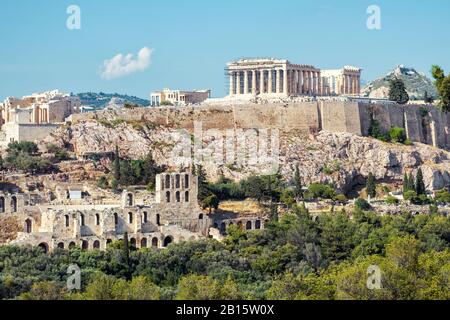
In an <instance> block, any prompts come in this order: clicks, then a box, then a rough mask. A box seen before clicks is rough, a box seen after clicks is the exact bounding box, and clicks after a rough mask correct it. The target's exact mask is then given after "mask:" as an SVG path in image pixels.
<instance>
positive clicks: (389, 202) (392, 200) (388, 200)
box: [386, 196, 399, 204]
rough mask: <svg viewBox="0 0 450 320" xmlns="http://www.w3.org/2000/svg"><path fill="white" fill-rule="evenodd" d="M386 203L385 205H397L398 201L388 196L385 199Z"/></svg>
mask: <svg viewBox="0 0 450 320" xmlns="http://www.w3.org/2000/svg"><path fill="white" fill-rule="evenodd" d="M386 203H387V204H398V203H399V201H398V199H397V198H396V197H393V196H388V197H387V198H386Z"/></svg>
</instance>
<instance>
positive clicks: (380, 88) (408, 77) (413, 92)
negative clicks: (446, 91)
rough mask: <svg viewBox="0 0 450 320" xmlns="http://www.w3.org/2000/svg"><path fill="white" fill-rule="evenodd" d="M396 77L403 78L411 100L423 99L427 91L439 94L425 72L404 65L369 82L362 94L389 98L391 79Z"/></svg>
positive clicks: (434, 95) (430, 93) (435, 96)
mask: <svg viewBox="0 0 450 320" xmlns="http://www.w3.org/2000/svg"><path fill="white" fill-rule="evenodd" d="M394 77H397V78H400V79H401V80H403V82H404V83H405V86H406V90H407V91H408V94H409V97H410V99H411V100H421V99H423V95H424V93H425V91H426V92H427V93H428V95H429V96H432V97H434V98H437V96H438V93H437V91H436V88H435V86H434V84H433V81H431V79H429V78H427V77H426V76H425V74H423V73H419V72H417V71H416V70H415V69H414V68H408V67H405V66H403V65H399V66H397V67H395V69H394V70H392V71H391V72H389V73H388V74H387V75H386V76H384V77H383V78H380V79H376V80H374V81H372V82H369V83H368V84H367V85H366V86H365V87H364V89H363V90H362V94H363V95H364V96H366V97H371V98H388V96H389V81H390V80H391V79H393V78H394Z"/></svg>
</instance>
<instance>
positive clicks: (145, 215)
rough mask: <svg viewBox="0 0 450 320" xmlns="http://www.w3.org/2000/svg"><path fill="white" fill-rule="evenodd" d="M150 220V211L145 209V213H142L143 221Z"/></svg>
mask: <svg viewBox="0 0 450 320" xmlns="http://www.w3.org/2000/svg"><path fill="white" fill-rule="evenodd" d="M147 222H148V212H147V211H144V213H143V215H142V223H147Z"/></svg>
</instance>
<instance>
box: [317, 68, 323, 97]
mask: <svg viewBox="0 0 450 320" xmlns="http://www.w3.org/2000/svg"><path fill="white" fill-rule="evenodd" d="M317 75H318V78H317V79H318V81H319V82H318V83H319V91H318V92H317V93H318V95H319V96H322V95H323V84H322V76H321V75H320V73H319V72H318V73H317Z"/></svg>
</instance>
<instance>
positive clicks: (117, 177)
mask: <svg viewBox="0 0 450 320" xmlns="http://www.w3.org/2000/svg"><path fill="white" fill-rule="evenodd" d="M114 179H115V180H116V181H119V180H120V155H119V146H117V145H116V152H115V153H114Z"/></svg>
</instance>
